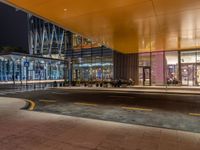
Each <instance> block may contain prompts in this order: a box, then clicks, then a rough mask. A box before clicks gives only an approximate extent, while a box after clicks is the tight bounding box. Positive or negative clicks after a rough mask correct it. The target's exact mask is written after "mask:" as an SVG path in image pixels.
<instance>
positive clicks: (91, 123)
mask: <svg viewBox="0 0 200 150" xmlns="http://www.w3.org/2000/svg"><path fill="white" fill-rule="evenodd" d="M24 105H25V102H24V101H23V100H20V99H13V98H12V99H11V98H4V97H1V98H0V133H1V134H0V149H1V150H13V149H15V150H27V149H28V150H55V149H56V150H199V147H200V134H197V133H190V132H182V131H177V130H168V129H160V128H152V127H145V126H138V125H128V124H122V123H114V122H109V121H99V120H93V119H84V118H76V117H70V116H61V115H55V114H48V113H41V112H31V111H25V110H20V108H21V107H23V106H24Z"/></svg>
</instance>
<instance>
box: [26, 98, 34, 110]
mask: <svg viewBox="0 0 200 150" xmlns="http://www.w3.org/2000/svg"><path fill="white" fill-rule="evenodd" d="M26 101H27V102H29V103H30V105H31V106H30V107H29V109H28V110H30V111H33V110H34V108H35V102H33V101H31V100H26Z"/></svg>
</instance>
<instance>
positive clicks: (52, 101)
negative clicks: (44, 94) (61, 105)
mask: <svg viewBox="0 0 200 150" xmlns="http://www.w3.org/2000/svg"><path fill="white" fill-rule="evenodd" d="M39 101H40V102H46V103H56V101H55V100H39Z"/></svg>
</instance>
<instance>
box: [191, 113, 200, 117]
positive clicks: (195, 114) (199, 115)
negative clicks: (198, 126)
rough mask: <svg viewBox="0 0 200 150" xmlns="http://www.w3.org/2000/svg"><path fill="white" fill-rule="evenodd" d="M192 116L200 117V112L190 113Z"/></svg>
mask: <svg viewBox="0 0 200 150" xmlns="http://www.w3.org/2000/svg"><path fill="white" fill-rule="evenodd" d="M189 115H190V116H198V117H200V114H197V113H189Z"/></svg>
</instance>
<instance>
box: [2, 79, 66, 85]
mask: <svg viewBox="0 0 200 150" xmlns="http://www.w3.org/2000/svg"><path fill="white" fill-rule="evenodd" d="M54 81H56V82H64V80H29V81H27V82H26V81H22V82H21V81H15V84H26V83H27V84H32V83H53V82H54ZM4 84H5V85H10V84H13V81H7V82H0V85H4Z"/></svg>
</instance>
